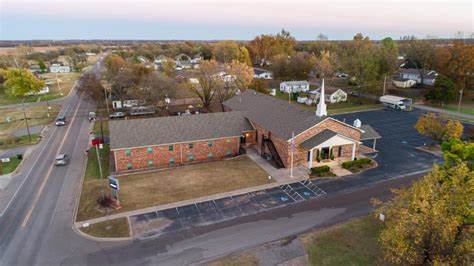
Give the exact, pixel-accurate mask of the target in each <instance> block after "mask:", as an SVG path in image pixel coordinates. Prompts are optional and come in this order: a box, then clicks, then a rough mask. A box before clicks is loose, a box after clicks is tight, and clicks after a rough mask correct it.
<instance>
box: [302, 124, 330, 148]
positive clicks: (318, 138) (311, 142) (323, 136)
mask: <svg viewBox="0 0 474 266" xmlns="http://www.w3.org/2000/svg"><path fill="white" fill-rule="evenodd" d="M336 135H337V133H336V132H334V131H332V130H330V129H325V130H323V131H321V132H319V134H317V135H314V136H313V137H311V138H309V139H307V140H305V141H303V142H302V143H301V144H300V146H301V147H302V148H303V149H312V148H314V147H316V146H318V145H319V144H321V143H323V142H325V141H326V140H328V139H330V138H332V137H334V136H336Z"/></svg>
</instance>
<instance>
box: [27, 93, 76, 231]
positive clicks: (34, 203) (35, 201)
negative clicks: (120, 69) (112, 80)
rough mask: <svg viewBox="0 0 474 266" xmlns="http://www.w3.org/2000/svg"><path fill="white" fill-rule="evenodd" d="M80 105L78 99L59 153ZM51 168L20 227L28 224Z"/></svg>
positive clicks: (50, 168) (51, 167) (50, 169)
mask: <svg viewBox="0 0 474 266" xmlns="http://www.w3.org/2000/svg"><path fill="white" fill-rule="evenodd" d="M81 104H82V102H81V101H80V99H79V104H78V105H77V107H76V110H75V111H74V114H73V117H72V119H71V123H69V125H68V128H67V130H66V134H64V137H63V139H62V140H61V144H60V145H59V148H58V152H60V151H61V149H62V147H63V145H64V142H65V141H66V138H67V136H68V135H69V131H70V130H71V127H72V124H73V123H74V120H75V119H76V115H77V112H78V111H79V107H81ZM53 167H54V165H53V164H52V165H51V166H50V167H49V170H48V173H47V174H46V177H45V179H44V180H43V182H42V183H41V186H40V188H39V190H38V192H37V194H36V196H35V199H34V200H33V205H32V206H31V208H30V210H29V211H28V213H27V214H26V216H25V219H24V220H23V223H22V224H21V227H25V226H26V224H27V223H28V220H29V219H30V217H31V214H32V213H33V210H34V209H35V207H36V203H37V202H38V200H39V197H40V196H41V193H42V192H43V189H44V187H45V185H46V182H47V181H48V179H49V176H50V175H51V172H52V171H53Z"/></svg>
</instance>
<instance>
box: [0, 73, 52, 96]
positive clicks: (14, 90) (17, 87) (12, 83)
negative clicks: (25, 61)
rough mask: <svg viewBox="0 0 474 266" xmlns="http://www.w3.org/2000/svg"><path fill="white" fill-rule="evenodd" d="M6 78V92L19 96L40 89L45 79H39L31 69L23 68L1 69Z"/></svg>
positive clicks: (4, 83) (4, 84)
mask: <svg viewBox="0 0 474 266" xmlns="http://www.w3.org/2000/svg"><path fill="white" fill-rule="evenodd" d="M1 71H2V76H3V78H4V79H5V81H4V82H3V87H4V88H5V92H6V94H8V95H10V96H14V97H18V98H23V97H26V96H28V95H30V94H34V93H36V92H38V91H40V90H41V89H42V88H43V87H44V81H42V80H39V79H37V78H36V77H35V76H34V75H33V74H32V73H31V72H30V71H28V70H26V69H23V68H8V69H6V70H1Z"/></svg>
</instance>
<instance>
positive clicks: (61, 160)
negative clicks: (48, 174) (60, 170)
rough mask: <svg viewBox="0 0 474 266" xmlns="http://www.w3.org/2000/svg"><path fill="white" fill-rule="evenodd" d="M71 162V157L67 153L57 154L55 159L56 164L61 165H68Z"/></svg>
mask: <svg viewBox="0 0 474 266" xmlns="http://www.w3.org/2000/svg"><path fill="white" fill-rule="evenodd" d="M68 162H69V157H68V156H67V154H65V153H60V154H58V155H57V156H56V159H55V160H54V165H56V166H60V165H66V164H68Z"/></svg>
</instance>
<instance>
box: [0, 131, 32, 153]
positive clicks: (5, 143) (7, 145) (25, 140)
mask: <svg viewBox="0 0 474 266" xmlns="http://www.w3.org/2000/svg"><path fill="white" fill-rule="evenodd" d="M40 139H41V137H40V135H39V134H31V140H30V138H29V137H28V135H25V136H21V137H0V150H5V149H13V148H17V147H19V146H26V145H33V144H36V143H38V142H39V141H40Z"/></svg>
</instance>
